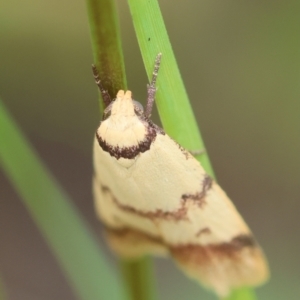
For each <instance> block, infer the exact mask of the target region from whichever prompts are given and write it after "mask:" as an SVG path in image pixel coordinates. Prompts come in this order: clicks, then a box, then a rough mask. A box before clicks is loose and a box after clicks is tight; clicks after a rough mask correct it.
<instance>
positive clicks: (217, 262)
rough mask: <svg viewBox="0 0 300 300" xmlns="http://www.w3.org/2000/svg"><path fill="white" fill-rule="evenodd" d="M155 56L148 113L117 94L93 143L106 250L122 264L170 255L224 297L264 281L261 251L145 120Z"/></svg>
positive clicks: (223, 198)
mask: <svg viewBox="0 0 300 300" xmlns="http://www.w3.org/2000/svg"><path fill="white" fill-rule="evenodd" d="M160 60H161V54H159V55H158V56H157V58H156V61H155V68H154V72H153V76H152V81H151V83H150V85H148V86H147V90H148V101H147V106H146V110H145V111H143V108H142V106H141V105H140V104H139V103H138V102H136V101H134V100H133V99H132V94H131V92H130V91H126V92H124V91H122V90H120V91H119V92H118V94H117V97H116V99H114V100H113V101H111V99H110V96H109V95H108V93H107V91H105V90H104V88H103V87H102V85H101V81H100V79H99V75H98V72H97V70H96V68H95V67H93V71H94V77H95V80H96V84H97V85H98V87H99V89H100V92H101V94H102V97H103V100H104V103H105V105H106V109H105V111H104V119H103V121H102V122H101V123H100V126H99V128H98V129H97V132H96V137H95V142H94V168H95V175H94V183H93V185H94V195H95V207H96V211H97V214H98V215H99V217H100V219H101V220H102V222H103V223H104V224H105V226H106V229H107V237H108V241H109V244H110V246H111V248H112V249H113V250H114V251H115V252H116V253H118V254H119V255H121V256H123V257H125V258H137V257H140V256H143V255H145V254H156V255H166V254H170V255H171V256H172V257H173V259H174V260H175V261H176V262H177V264H178V265H179V267H180V268H181V269H182V270H183V271H184V272H185V273H186V274H187V275H189V276H190V277H192V278H194V279H196V280H198V281H199V282H200V283H202V284H203V285H204V286H206V287H208V288H210V289H213V290H214V291H215V292H216V293H217V294H219V295H221V296H226V295H228V294H229V292H230V291H231V290H232V289H234V288H238V287H241V286H256V285H259V284H261V283H263V282H264V281H265V280H266V279H267V277H268V267H267V263H266V260H265V258H264V255H263V252H262V250H261V249H260V247H259V245H258V244H257V242H256V241H255V239H254V238H253V235H252V233H251V231H250V229H249V228H248V226H247V225H246V224H245V222H244V220H243V219H242V217H241V216H240V215H239V213H238V212H237V210H236V208H235V207H234V205H233V204H232V202H231V201H230V199H229V198H228V197H227V195H226V194H225V192H224V191H223V190H222V189H221V188H220V186H219V185H218V184H217V183H216V182H215V181H214V180H213V179H212V178H210V177H209V176H208V175H207V174H206V173H205V171H204V169H203V168H202V166H201V165H200V163H199V162H198V161H197V160H196V159H195V158H194V157H193V156H192V155H191V154H190V153H189V152H188V151H187V150H185V149H183V148H182V147H181V146H180V145H178V144H177V143H176V142H175V141H174V140H173V139H171V138H170V137H169V136H168V135H167V134H166V133H165V132H164V131H163V129H161V128H159V127H158V126H157V125H155V124H154V123H153V122H152V121H151V120H150V115H151V110H152V106H153V103H154V99H155V92H156V87H155V83H156V78H157V73H158V69H159V66H160Z"/></svg>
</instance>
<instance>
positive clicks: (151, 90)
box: [145, 53, 162, 118]
mask: <svg viewBox="0 0 300 300" xmlns="http://www.w3.org/2000/svg"><path fill="white" fill-rule="evenodd" d="M161 56H162V54H161V53H158V54H157V56H156V58H155V64H154V70H153V73H152V79H151V82H150V84H147V106H146V111H145V117H146V118H150V116H151V112H152V108H153V103H154V101H155V94H156V87H155V85H156V79H157V75H158V70H159V67H160V62H161Z"/></svg>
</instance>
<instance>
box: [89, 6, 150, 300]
mask: <svg viewBox="0 0 300 300" xmlns="http://www.w3.org/2000/svg"><path fill="white" fill-rule="evenodd" d="M87 7H88V15H89V24H90V35H91V43H92V48H93V55H94V61H95V64H96V65H97V67H98V70H99V74H100V78H101V80H102V83H103V85H104V87H105V89H107V90H108V92H109V94H110V95H111V97H114V96H115V95H116V93H117V91H118V90H119V89H126V88H127V83H126V75H125V67H124V65H125V64H124V60H123V55H122V49H121V38H120V31H119V26H118V16H117V12H116V7H115V3H114V1H111V0H87ZM100 111H101V114H102V111H103V104H102V101H100ZM120 269H121V271H122V276H123V281H124V285H125V289H126V292H127V297H128V299H131V300H151V299H154V295H155V288H154V282H153V276H152V267H151V263H150V258H143V259H140V260H135V261H126V260H122V259H121V260H120Z"/></svg>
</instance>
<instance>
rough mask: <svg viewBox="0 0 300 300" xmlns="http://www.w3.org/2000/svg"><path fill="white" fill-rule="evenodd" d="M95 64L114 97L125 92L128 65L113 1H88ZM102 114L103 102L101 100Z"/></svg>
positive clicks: (105, 86) (103, 82) (107, 88)
mask: <svg viewBox="0 0 300 300" xmlns="http://www.w3.org/2000/svg"><path fill="white" fill-rule="evenodd" d="M86 4H87V11H88V20H89V25H90V36H91V43H92V49H93V57H94V64H95V65H96V66H97V69H98V71H99V75H100V78H101V82H102V85H103V86H104V88H105V89H106V90H107V91H108V93H109V94H110V95H111V97H115V95H116V94H117V92H118V91H119V90H120V89H126V87H127V82H126V74H125V64H124V59H123V52H122V44H121V35H120V30H119V23H118V15H117V11H116V5H115V2H114V1H113V0H86ZM100 108H101V114H102V110H103V107H102V101H100Z"/></svg>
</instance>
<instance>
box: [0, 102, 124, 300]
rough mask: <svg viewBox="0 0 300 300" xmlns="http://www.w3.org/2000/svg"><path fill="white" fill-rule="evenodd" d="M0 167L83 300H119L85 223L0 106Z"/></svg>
mask: <svg viewBox="0 0 300 300" xmlns="http://www.w3.org/2000/svg"><path fill="white" fill-rule="evenodd" d="M0 162H1V165H2V168H3V169H4V171H5V172H6V175H7V177H8V178H9V179H10V180H11V183H12V185H13V186H14V187H15V189H16V191H17V192H18V193H19V195H20V196H21V198H22V201H23V203H24V205H25V206H26V207H27V209H28V211H29V213H30V214H31V216H32V218H33V220H34V221H35V222H36V224H37V226H38V228H39V229H40V231H41V232H42V234H43V235H44V237H45V239H46V241H47V242H48V244H49V246H50V247H51V249H52V250H53V252H54V254H55V255H56V258H57V259H58V261H59V263H60V265H61V266H62V269H63V271H64V272H65V274H66V276H67V278H68V280H69V281H70V283H71V285H72V286H73V289H74V290H75V292H76V293H77V294H78V295H79V297H80V299H84V300H95V299H116V300H119V299H121V290H122V288H121V287H120V284H119V282H118V281H117V279H116V277H115V276H114V274H113V273H112V270H111V269H110V268H109V267H108V265H107V263H106V262H105V260H104V259H103V257H102V254H101V252H100V249H99V248H98V246H97V244H96V241H95V239H94V237H93V234H92V233H91V231H90V229H89V228H88V226H87V224H85V222H84V221H83V220H82V218H81V217H80V215H79V213H78V212H77V210H76V208H75V207H74V206H73V205H72V202H71V201H70V199H69V197H68V195H66V193H65V192H64V191H63V190H62V188H61V187H60V186H59V184H58V183H57V182H56V180H55V179H54V178H53V176H52V175H51V174H49V172H48V171H47V169H46V168H45V166H44V164H43V163H42V162H41V160H40V159H39V158H38V157H37V155H36V153H35V151H34V150H33V149H32V148H31V146H30V145H29V143H28V142H27V141H26V139H25V138H24V137H23V135H22V133H21V132H20V130H19V128H18V127H17V125H16V124H15V123H14V121H13V120H12V118H11V117H10V115H9V114H8V112H7V110H6V109H5V107H4V105H3V103H2V102H1V101H0ZM12 217H13V216H12Z"/></svg>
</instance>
